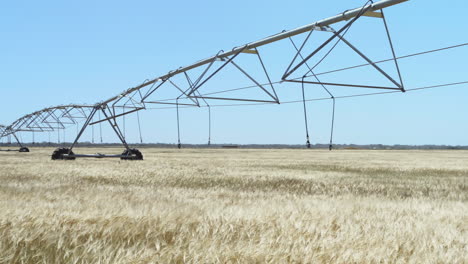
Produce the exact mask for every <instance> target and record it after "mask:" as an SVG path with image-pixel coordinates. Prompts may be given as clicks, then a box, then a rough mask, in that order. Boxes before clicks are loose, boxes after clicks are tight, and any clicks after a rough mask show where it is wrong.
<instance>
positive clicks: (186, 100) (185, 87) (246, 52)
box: [1, 0, 408, 160]
mask: <svg viewBox="0 0 468 264" xmlns="http://www.w3.org/2000/svg"><path fill="white" fill-rule="evenodd" d="M405 1H408V0H381V1H378V2H376V3H373V2H372V1H368V2H367V3H366V4H365V5H364V6H361V7H359V8H355V9H352V10H348V11H345V12H343V13H341V14H339V15H336V16H333V17H330V18H327V19H323V20H320V21H318V22H315V23H312V24H308V25H305V26H302V27H299V28H296V29H294V30H289V31H283V32H281V33H278V34H276V35H273V36H270V37H267V38H264V39H262V40H259V41H255V42H251V43H248V44H245V45H243V46H239V47H235V48H233V49H232V50H230V51H220V52H218V53H217V54H216V55H214V56H212V57H209V58H207V59H204V60H201V61H198V62H196V63H193V64H191V65H188V66H185V67H180V68H178V69H176V70H173V71H170V72H168V73H167V74H164V75H162V76H159V77H157V78H154V79H152V80H147V81H145V82H144V83H142V84H140V85H138V86H136V87H134V88H130V89H128V90H126V91H124V92H122V93H120V94H119V95H117V96H114V97H112V98H109V99H107V100H105V101H102V102H99V103H96V104H94V105H65V106H57V107H51V108H46V109H43V110H40V111H37V112H34V113H32V114H29V115H26V116H24V117H22V118H20V119H18V120H16V121H15V122H13V124H11V125H10V126H7V127H3V128H2V129H3V130H2V132H1V137H5V136H8V135H13V136H14V135H15V133H17V132H23V131H26V132H47V131H54V130H60V129H64V128H65V127H66V126H67V125H70V124H77V123H78V122H80V121H82V122H83V124H82V127H81V129H80V130H79V132H78V133H77V136H76V138H75V140H74V142H73V143H72V144H71V146H70V147H68V148H59V149H57V150H55V151H54V153H53V154H52V159H54V160H60V159H61V160H73V159H76V158H78V157H97V158H103V157H115V158H121V159H127V160H141V159H143V155H142V153H141V152H140V151H139V150H138V149H134V148H131V147H130V146H129V145H128V143H127V141H126V139H125V135H124V133H123V132H122V130H121V128H120V127H119V124H118V122H117V119H118V118H121V117H124V116H126V115H129V114H132V113H137V114H138V112H139V111H140V110H144V109H147V108H148V105H155V104H158V105H173V106H174V107H175V108H176V109H177V118H178V117H179V106H183V107H201V106H203V107H208V110H209V111H208V113H209V118H210V114H211V111H210V104H209V101H210V100H211V101H212V100H223V101H241V102H255V103H268V104H280V103H281V101H280V98H279V97H278V95H277V93H276V90H275V85H274V84H275V83H277V82H273V81H272V76H270V74H269V72H268V71H267V65H266V63H265V61H264V58H263V57H262V54H261V52H260V50H259V48H261V47H263V46H265V45H269V44H271V43H274V42H278V41H283V40H284V41H287V42H290V44H292V47H293V48H294V53H295V55H294V56H293V58H292V59H291V61H290V64H289V65H288V66H287V67H285V71H284V74H283V75H282V76H280V79H281V82H289V83H299V84H300V85H301V87H302V96H303V103H304V117H305V125H306V141H307V146H308V147H310V141H309V133H308V124H307V109H306V103H305V102H306V98H305V86H307V85H318V86H319V87H321V88H322V89H323V91H325V92H326V93H327V94H328V95H329V98H330V99H331V100H332V101H333V115H332V128H331V137H330V150H331V149H332V137H333V122H334V112H335V97H334V95H333V94H332V92H331V90H330V89H329V87H330V86H342V87H353V88H367V89H385V90H394V91H400V92H405V87H404V85H403V81H402V76H401V73H400V68H399V65H398V61H397V57H396V55H395V51H394V49H393V43H392V41H391V38H390V33H389V30H388V27H387V22H386V20H385V16H384V13H383V9H384V8H387V7H389V6H393V5H396V4H399V3H402V2H405ZM364 16H366V17H372V18H375V19H378V20H381V21H383V25H384V29H385V33H386V36H387V37H388V43H389V47H390V49H391V54H392V55H393V57H392V58H391V60H392V61H393V64H394V67H395V69H396V72H397V73H398V76H397V78H394V77H391V75H390V74H389V73H388V72H386V71H385V70H384V69H383V68H381V67H380V66H379V65H378V63H377V62H375V61H373V60H372V59H371V58H369V57H368V56H366V55H365V53H364V52H363V51H361V50H359V49H358V48H357V47H356V46H355V45H353V44H352V43H351V42H350V41H349V40H348V39H347V38H345V35H346V33H347V32H348V30H349V29H350V27H351V26H352V25H353V24H354V23H355V22H356V21H357V20H358V19H360V18H361V17H364ZM339 22H343V23H345V24H344V25H343V26H341V27H340V28H338V29H335V28H333V27H332V25H334V24H337V23H339ZM313 32H325V33H327V34H330V36H329V38H327V39H326V40H325V41H324V42H323V43H321V44H320V45H319V46H318V47H316V48H315V49H314V50H313V51H312V52H306V49H305V48H304V47H305V46H306V45H307V44H308V43H309V41H310V39H311V35H312V33H313ZM301 34H304V35H305V39H304V40H303V41H302V43H296V42H294V40H293V39H292V37H294V36H297V35H301ZM333 43H334V44H333ZM338 43H343V44H345V45H346V46H347V47H349V48H350V49H351V50H352V51H353V52H354V53H355V54H357V55H358V56H359V57H360V58H362V59H363V60H364V61H365V62H366V65H369V66H370V67H372V69H374V70H375V71H376V73H378V74H380V75H381V76H383V78H385V79H386V80H388V81H389V82H390V83H391V85H390V86H382V85H363V84H359V83H337V82H322V81H321V80H320V79H319V77H318V74H316V73H315V69H316V67H317V66H318V65H319V64H320V63H321V62H322V61H323V60H324V59H325V58H326V57H327V56H328V55H329V54H330V53H331V52H332V51H333V49H334V48H335V47H336V45H337V44H338ZM288 45H289V44H288ZM329 46H331V48H330V49H329V50H328V51H327V52H326V53H325V56H323V57H322V58H319V57H318V55H319V54H320V52H321V51H322V52H323V51H325V50H326V49H328V47H329ZM246 56H247V57H248V60H249V61H250V66H252V67H256V72H257V73H258V72H261V73H262V74H263V76H262V78H263V79H266V80H267V81H266V83H265V82H261V81H260V80H258V78H256V77H254V74H252V72H251V71H249V70H248V69H246V68H245V67H244V66H242V65H241V64H240V63H238V60H239V59H240V58H243V57H246ZM313 60H315V61H317V60H318V62H314V63H313V64H312V61H313ZM285 66H286V65H285ZM228 68H230V69H231V70H234V71H236V72H237V73H239V74H240V75H241V76H243V77H245V78H246V80H248V81H250V82H251V84H252V86H251V87H250V88H252V89H256V90H257V92H258V93H259V94H261V98H260V97H251V96H246V97H238V96H237V97H233V96H217V95H216V94H219V93H222V92H225V91H215V92H206V91H204V87H205V86H206V85H207V83H209V82H210V80H211V79H213V78H214V77H215V76H217V75H219V74H220V73H221V72H223V71H224V70H226V69H228ZM298 74H299V77H293V76H295V75H298ZM165 87H169V89H172V90H173V91H175V92H177V96H175V97H174V98H170V99H167V98H160V96H158V91H160V90H161V89H168V88H165ZM234 90H235V89H234ZM101 123H108V124H109V125H110V127H111V128H112V130H113V131H114V132H115V134H116V135H117V137H118V138H119V140H120V141H121V143H122V144H123V145H124V147H125V150H124V152H123V153H122V154H121V155H104V154H94V155H84V154H75V153H74V152H73V148H74V147H75V146H76V144H77V142H78V141H79V139H80V137H81V136H82V135H83V133H84V131H85V130H86V129H87V128H88V127H89V126H92V125H96V124H101ZM177 124H178V125H179V120H177ZM178 130H179V129H178ZM15 138H16V136H15ZM18 142H19V140H18ZM209 143H210V136H209V139H208V144H209ZM178 147H179V148H180V147H181V142H180V133H179V141H178Z"/></svg>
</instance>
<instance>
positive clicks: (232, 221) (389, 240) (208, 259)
mask: <svg viewBox="0 0 468 264" xmlns="http://www.w3.org/2000/svg"><path fill="white" fill-rule="evenodd" d="M98 151H101V152H102V151H103V150H102V149H84V148H83V149H77V150H76V152H78V153H96V152H98ZM121 151H122V149H108V151H107V152H115V153H119V152H121ZM142 151H143V153H144V155H145V160H144V161H120V160H116V159H106V160H104V159H79V160H76V161H52V160H50V157H49V156H50V154H51V153H52V149H49V148H33V149H32V152H31V153H0V263H468V245H467V243H468V151H396V150H391V151H390V150H389V151H372V150H337V151H332V152H329V151H325V150H306V149H299V150H249V149H182V150H176V149H142Z"/></svg>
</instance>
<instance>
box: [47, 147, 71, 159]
mask: <svg viewBox="0 0 468 264" xmlns="http://www.w3.org/2000/svg"><path fill="white" fill-rule="evenodd" d="M64 154H71V155H73V154H75V153H73V151H70V149H68V148H58V149H56V150H54V152H53V153H52V160H75V157H68V156H67V157H65V156H64Z"/></svg>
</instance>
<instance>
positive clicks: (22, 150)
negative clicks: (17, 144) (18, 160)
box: [19, 147, 29, 152]
mask: <svg viewBox="0 0 468 264" xmlns="http://www.w3.org/2000/svg"><path fill="white" fill-rule="evenodd" d="M19 152H29V149H28V148H27V147H21V148H20V149H19Z"/></svg>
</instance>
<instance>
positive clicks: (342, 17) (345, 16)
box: [102, 0, 409, 104]
mask: <svg viewBox="0 0 468 264" xmlns="http://www.w3.org/2000/svg"><path fill="white" fill-rule="evenodd" d="M406 1H409V0H381V1H378V2H376V3H372V4H369V5H366V6H365V7H358V8H355V9H351V10H347V11H344V12H343V13H341V14H338V15H336V16H333V17H329V18H326V19H322V20H320V21H317V22H315V23H312V24H308V25H305V26H302V27H299V28H296V29H292V30H289V31H284V32H281V33H278V34H275V35H272V36H270V37H267V38H264V39H261V40H258V41H255V42H251V43H249V44H246V45H242V46H239V47H235V48H233V49H232V50H230V51H227V52H222V53H220V54H217V55H216V56H212V57H210V58H207V59H204V60H201V61H198V62H195V63H193V64H191V65H188V66H185V67H181V68H179V69H177V70H174V71H170V72H169V73H167V74H165V75H162V76H160V77H157V78H155V79H153V80H150V81H148V82H145V83H143V84H141V85H139V86H136V87H134V88H130V89H128V90H127V91H125V92H123V93H121V94H119V95H117V96H114V97H112V98H110V99H108V100H106V101H104V102H102V103H103V104H107V103H109V102H112V101H114V100H116V99H118V98H120V97H122V96H125V95H127V94H130V93H132V92H135V91H137V90H140V89H141V88H143V87H146V86H148V85H152V84H153V83H156V82H158V81H161V80H166V79H168V78H170V77H172V76H174V75H177V74H179V73H183V72H186V71H189V70H192V69H194V68H197V67H200V66H203V65H205V64H208V63H211V62H212V61H214V60H216V59H219V58H225V57H229V56H232V55H235V54H237V53H239V52H241V51H242V50H251V49H255V48H257V47H261V46H264V45H267V44H270V43H273V42H276V41H279V40H283V39H286V38H289V37H292V36H296V35H299V34H302V33H305V32H308V31H310V30H314V29H322V27H326V26H329V25H332V24H336V23H338V22H342V21H346V20H349V19H351V18H353V17H356V16H357V15H358V14H359V13H360V12H361V10H363V9H364V10H366V9H367V8H369V9H368V12H373V11H377V10H381V9H384V8H387V7H389V6H393V5H397V4H400V3H403V2H406Z"/></svg>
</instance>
